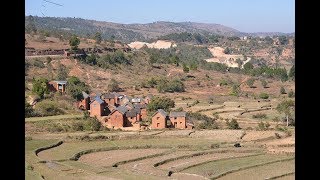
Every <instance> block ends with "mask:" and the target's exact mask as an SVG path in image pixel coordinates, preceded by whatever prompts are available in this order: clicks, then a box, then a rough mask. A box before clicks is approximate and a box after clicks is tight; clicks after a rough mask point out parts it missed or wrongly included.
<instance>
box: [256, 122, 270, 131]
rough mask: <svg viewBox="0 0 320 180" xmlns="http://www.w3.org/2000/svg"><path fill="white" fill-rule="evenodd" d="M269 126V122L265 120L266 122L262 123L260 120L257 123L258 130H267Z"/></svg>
mask: <svg viewBox="0 0 320 180" xmlns="http://www.w3.org/2000/svg"><path fill="white" fill-rule="evenodd" d="M269 127H270V124H269V123H268V122H266V123H264V122H262V121H261V122H260V123H259V124H258V128H257V129H258V130H261V131H265V130H268V129H269Z"/></svg>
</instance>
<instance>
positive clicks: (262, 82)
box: [261, 79, 268, 88]
mask: <svg viewBox="0 0 320 180" xmlns="http://www.w3.org/2000/svg"><path fill="white" fill-rule="evenodd" d="M261 85H262V87H263V88H267V86H268V82H267V81H266V80H264V79H261Z"/></svg>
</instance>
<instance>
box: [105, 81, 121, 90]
mask: <svg viewBox="0 0 320 180" xmlns="http://www.w3.org/2000/svg"><path fill="white" fill-rule="evenodd" d="M107 88H108V91H110V92H112V91H120V90H121V89H120V87H119V83H118V81H116V80H115V79H111V81H110V83H109V84H108V87H107Z"/></svg>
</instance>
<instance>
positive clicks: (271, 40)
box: [264, 36, 273, 44]
mask: <svg viewBox="0 0 320 180" xmlns="http://www.w3.org/2000/svg"><path fill="white" fill-rule="evenodd" d="M264 40H265V41H266V42H267V43H268V44H272V43H273V39H272V38H271V37H270V36H266V37H265V38H264Z"/></svg>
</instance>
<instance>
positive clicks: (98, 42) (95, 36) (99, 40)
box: [94, 32, 102, 44]
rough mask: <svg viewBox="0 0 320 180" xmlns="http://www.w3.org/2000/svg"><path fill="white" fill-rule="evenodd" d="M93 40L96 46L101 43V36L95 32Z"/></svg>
mask: <svg viewBox="0 0 320 180" xmlns="http://www.w3.org/2000/svg"><path fill="white" fill-rule="evenodd" d="M94 39H95V40H96V43H97V44H100V43H101V41H102V36H101V33H100V32H96V34H95V35H94Z"/></svg>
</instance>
